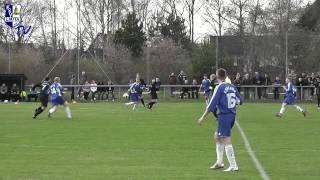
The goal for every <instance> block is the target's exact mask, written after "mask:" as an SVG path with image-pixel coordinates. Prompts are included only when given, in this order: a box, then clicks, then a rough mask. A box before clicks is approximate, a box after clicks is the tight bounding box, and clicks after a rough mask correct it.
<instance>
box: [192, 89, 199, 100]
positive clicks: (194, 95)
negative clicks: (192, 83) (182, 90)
mask: <svg viewBox="0 0 320 180" xmlns="http://www.w3.org/2000/svg"><path fill="white" fill-rule="evenodd" d="M191 98H192V99H194V98H196V99H198V98H199V93H198V91H192V93H191Z"/></svg>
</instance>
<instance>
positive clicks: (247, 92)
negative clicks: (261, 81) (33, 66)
mask: <svg viewBox="0 0 320 180" xmlns="http://www.w3.org/2000/svg"><path fill="white" fill-rule="evenodd" d="M244 98H245V99H249V98H250V88H247V87H246V88H244Z"/></svg>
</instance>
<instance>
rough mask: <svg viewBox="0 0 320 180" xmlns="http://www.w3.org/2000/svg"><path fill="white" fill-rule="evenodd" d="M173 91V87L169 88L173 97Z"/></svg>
mask: <svg viewBox="0 0 320 180" xmlns="http://www.w3.org/2000/svg"><path fill="white" fill-rule="evenodd" d="M174 91H175V88H174V87H171V88H170V92H171V96H173V92H174Z"/></svg>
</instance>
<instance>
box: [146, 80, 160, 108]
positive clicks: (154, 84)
mask: <svg viewBox="0 0 320 180" xmlns="http://www.w3.org/2000/svg"><path fill="white" fill-rule="evenodd" d="M149 90H150V96H151V101H150V102H149V103H148V104H147V108H148V109H152V107H153V105H154V104H156V103H157V102H158V94H157V91H159V88H158V86H157V82H156V80H155V79H152V84H151V87H150V89H149Z"/></svg>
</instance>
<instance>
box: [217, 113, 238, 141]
mask: <svg viewBox="0 0 320 180" xmlns="http://www.w3.org/2000/svg"><path fill="white" fill-rule="evenodd" d="M235 120H236V115H235V114H232V113H230V114H218V128H217V136H218V137H230V136H231V129H232V127H233V125H234V121H235Z"/></svg>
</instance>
